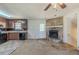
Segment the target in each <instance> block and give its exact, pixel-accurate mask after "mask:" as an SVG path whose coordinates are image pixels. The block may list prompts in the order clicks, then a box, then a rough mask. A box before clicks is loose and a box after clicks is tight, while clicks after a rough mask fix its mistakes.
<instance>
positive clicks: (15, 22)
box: [7, 19, 27, 30]
mask: <svg viewBox="0 0 79 59" xmlns="http://www.w3.org/2000/svg"><path fill="white" fill-rule="evenodd" d="M7 25H8V28H13V29H15V30H27V20H26V19H9V20H8V21H7Z"/></svg>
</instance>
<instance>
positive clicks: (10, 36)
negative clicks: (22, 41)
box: [7, 33, 19, 40]
mask: <svg viewBox="0 0 79 59" xmlns="http://www.w3.org/2000/svg"><path fill="white" fill-rule="evenodd" d="M7 39H8V40H19V33H8V34H7Z"/></svg>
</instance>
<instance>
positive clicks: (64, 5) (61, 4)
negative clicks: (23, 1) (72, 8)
mask: <svg viewBox="0 0 79 59" xmlns="http://www.w3.org/2000/svg"><path fill="white" fill-rule="evenodd" d="M51 6H53V7H54V8H57V6H59V7H60V8H62V9H64V8H65V7H66V4H64V3H54V4H52V3H49V4H48V5H47V6H46V8H45V9H44V11H47V10H48V9H49V8H50V7H51Z"/></svg>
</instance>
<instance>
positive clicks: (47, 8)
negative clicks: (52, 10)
mask: <svg viewBox="0 0 79 59" xmlns="http://www.w3.org/2000/svg"><path fill="white" fill-rule="evenodd" d="M50 6H51V3H49V4H48V5H47V7H46V8H45V9H44V11H46V10H48V8H49V7H50Z"/></svg>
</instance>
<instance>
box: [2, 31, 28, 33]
mask: <svg viewBox="0 0 79 59" xmlns="http://www.w3.org/2000/svg"><path fill="white" fill-rule="evenodd" d="M26 32H27V31H1V33H26Z"/></svg>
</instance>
